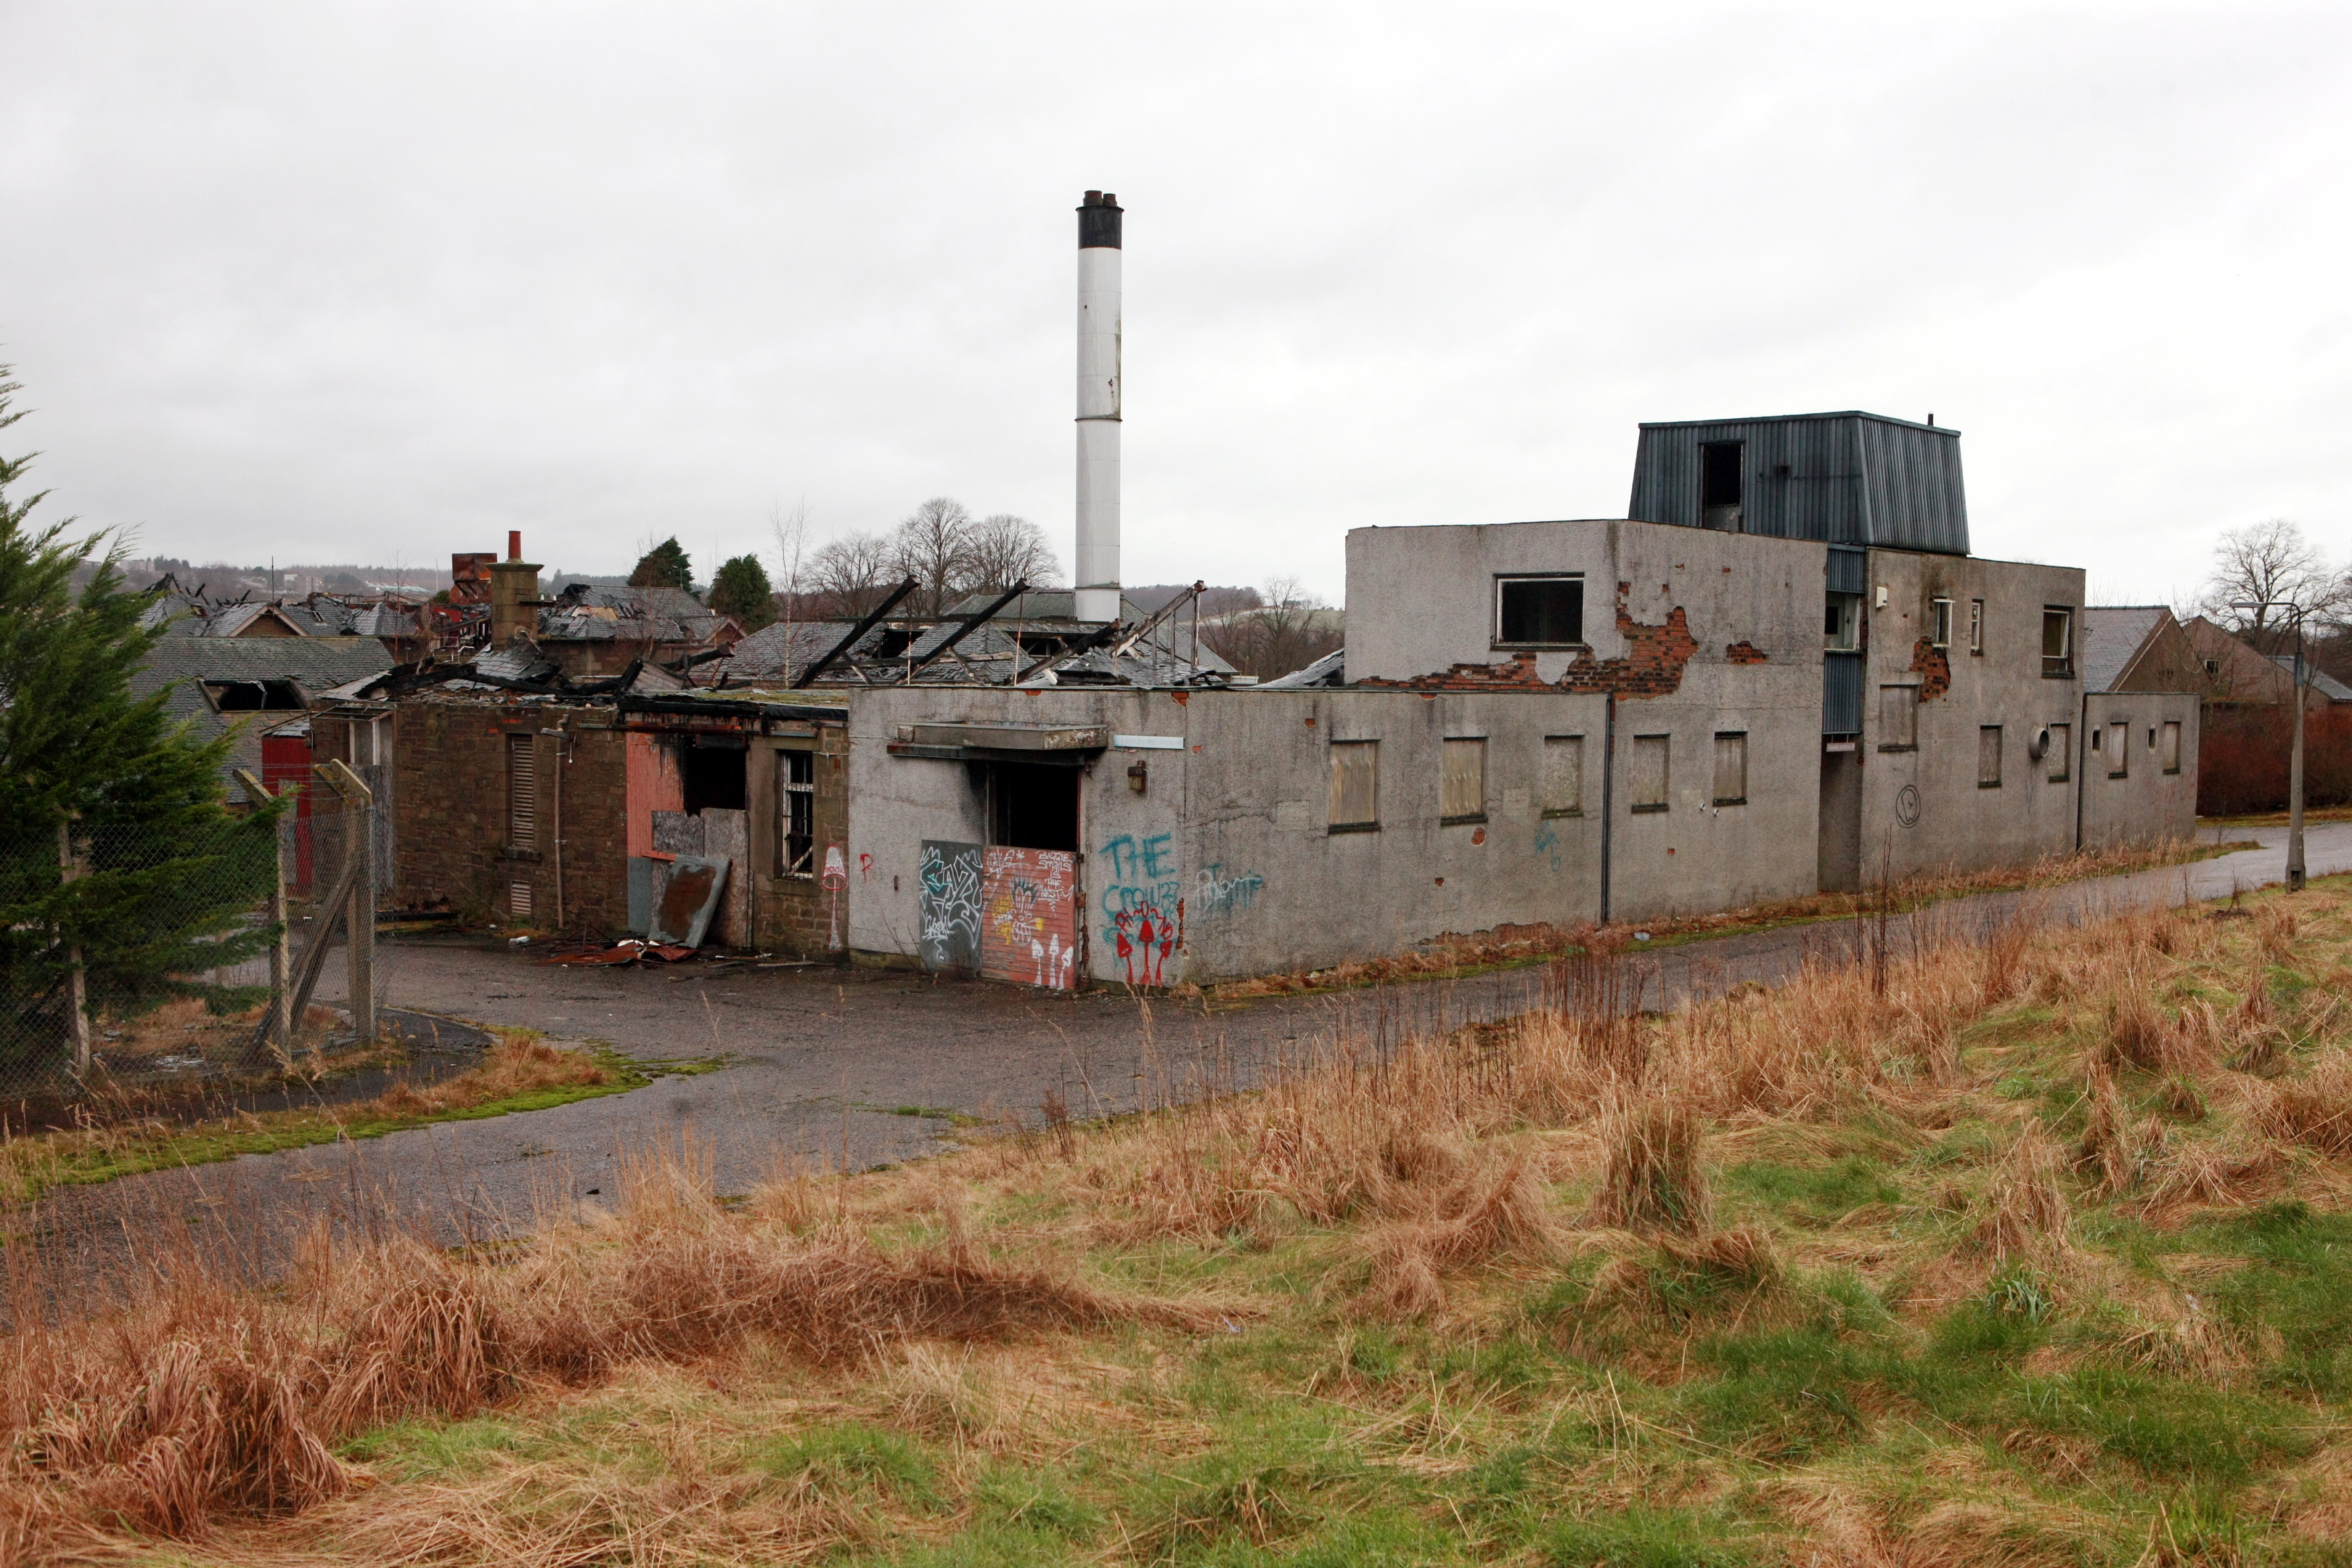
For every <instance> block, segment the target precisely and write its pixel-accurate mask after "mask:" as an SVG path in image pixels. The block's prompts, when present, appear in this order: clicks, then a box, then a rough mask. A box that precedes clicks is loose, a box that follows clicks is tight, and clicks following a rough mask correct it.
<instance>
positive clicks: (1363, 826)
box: [1331, 822, 1381, 834]
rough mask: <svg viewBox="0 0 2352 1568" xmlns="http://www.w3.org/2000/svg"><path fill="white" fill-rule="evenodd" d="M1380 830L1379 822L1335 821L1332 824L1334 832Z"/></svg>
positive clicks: (1369, 831)
mask: <svg viewBox="0 0 2352 1568" xmlns="http://www.w3.org/2000/svg"><path fill="white" fill-rule="evenodd" d="M1380 830H1381V825H1380V824H1379V823H1377V822H1335V823H1333V824H1332V825H1331V831H1332V832H1333V833H1334V834H1340V833H1378V832H1379V831H1380Z"/></svg>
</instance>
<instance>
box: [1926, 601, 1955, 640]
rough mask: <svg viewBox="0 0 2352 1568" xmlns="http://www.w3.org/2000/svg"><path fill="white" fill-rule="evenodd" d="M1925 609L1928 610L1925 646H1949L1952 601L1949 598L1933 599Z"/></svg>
mask: <svg viewBox="0 0 2352 1568" xmlns="http://www.w3.org/2000/svg"><path fill="white" fill-rule="evenodd" d="M1927 609H1928V612H1929V613H1928V616H1927V622H1928V630H1927V646H1928V647H1951V646H1952V601H1951V600H1949V599H1933V600H1930V601H1929V602H1928V605H1927Z"/></svg>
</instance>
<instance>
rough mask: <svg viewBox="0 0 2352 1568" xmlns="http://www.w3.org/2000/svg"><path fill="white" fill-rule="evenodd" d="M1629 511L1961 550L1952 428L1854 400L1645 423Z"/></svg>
mask: <svg viewBox="0 0 2352 1568" xmlns="http://www.w3.org/2000/svg"><path fill="white" fill-rule="evenodd" d="M1626 515H1627V516H1628V517H1631V518H1636V519H1639V520H1640V521H1644V522H1666V523H1675V524H1677V525H1679V526H1682V527H1685V528H1715V529H1720V530H1723V531H1727V532H1733V533H1761V534H1768V535H1770V536H1772V537H1775V538H1780V539H1811V540H1818V541H1821V542H1825V543H1830V544H1859V545H1879V546H1882V547H1885V548H1887V549H1893V550H1924V551H1932V552H1937V553H1938V554H1945V555H1966V554H1967V553H1968V552H1969V508H1968V498H1967V494H1966V492H1965V490H1964V489H1962V486H1961V483H1960V433H1959V432H1958V431H1957V430H1952V429H1947V428H1946V427H1944V426H1939V425H1919V424H1914V423H1913V422H1912V421H1910V420H1907V419H1890V418H1888V417H1886V416H1885V415H1882V414H1864V413H1863V412H1861V411H1860V410H1858V409H1849V410H1846V411H1844V412H1843V413H1836V414H1784V415H1776V416H1769V417H1763V418H1749V419H1701V420H1681V421H1676V422H1674V423H1670V424H1656V425H1643V426H1642V435H1641V441H1640V445H1639V446H1638V447H1636V448H1635V451H1634V456H1633V500H1632V501H1631V502H1630V503H1629V504H1628V506H1627V508H1626Z"/></svg>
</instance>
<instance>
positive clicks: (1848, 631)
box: [1822, 594, 1862, 653]
mask: <svg viewBox="0 0 2352 1568" xmlns="http://www.w3.org/2000/svg"><path fill="white" fill-rule="evenodd" d="M1861 646H1862V595H1859V594H1832V595H1830V596H1829V605H1828V609H1827V610H1826V612H1825V613H1824V614H1823V615H1822V647H1824V648H1825V649H1826V650H1827V651H1829V652H1831V653H1852V652H1853V650H1854V649H1855V648H1858V647H1861Z"/></svg>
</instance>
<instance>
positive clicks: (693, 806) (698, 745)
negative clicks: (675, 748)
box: [677, 735, 751, 816]
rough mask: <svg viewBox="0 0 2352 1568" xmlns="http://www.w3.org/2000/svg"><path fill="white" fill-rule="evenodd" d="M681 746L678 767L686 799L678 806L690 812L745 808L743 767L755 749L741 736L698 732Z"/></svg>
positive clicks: (693, 813)
mask: <svg viewBox="0 0 2352 1568" xmlns="http://www.w3.org/2000/svg"><path fill="white" fill-rule="evenodd" d="M679 750H680V755H679V757H678V770H677V771H678V781H679V784H681V785H682V786H683V787H682V794H683V795H684V800H683V802H682V803H681V805H679V808H678V809H680V810H681V811H683V812H685V813H686V815H687V816H701V815H702V814H703V813H704V812H706V811H741V810H742V809H743V804H744V800H743V767H744V763H746V762H748V761H749V760H750V756H751V752H750V747H749V744H748V743H747V742H745V741H744V740H743V739H742V738H741V737H740V736H736V735H697V736H695V737H694V739H693V741H692V742H690V743H689V744H688V745H686V746H683V747H681V748H680V749H679Z"/></svg>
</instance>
